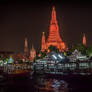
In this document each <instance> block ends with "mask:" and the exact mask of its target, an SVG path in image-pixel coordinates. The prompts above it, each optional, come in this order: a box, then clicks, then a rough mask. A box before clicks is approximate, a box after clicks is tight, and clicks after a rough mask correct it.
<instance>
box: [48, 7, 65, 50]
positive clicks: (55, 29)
mask: <svg viewBox="0 0 92 92" xmlns="http://www.w3.org/2000/svg"><path fill="white" fill-rule="evenodd" d="M49 46H56V47H57V48H58V49H59V51H64V50H66V45H65V43H64V42H63V41H62V39H61V37H60V34H59V26H58V22H57V19H56V11H55V7H53V8H52V14H51V21H50V29H49V36H48V39H47V42H46V49H48V47H49Z"/></svg>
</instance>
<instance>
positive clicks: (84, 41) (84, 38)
mask: <svg viewBox="0 0 92 92" xmlns="http://www.w3.org/2000/svg"><path fill="white" fill-rule="evenodd" d="M83 45H84V46H86V36H85V33H84V34H83Z"/></svg>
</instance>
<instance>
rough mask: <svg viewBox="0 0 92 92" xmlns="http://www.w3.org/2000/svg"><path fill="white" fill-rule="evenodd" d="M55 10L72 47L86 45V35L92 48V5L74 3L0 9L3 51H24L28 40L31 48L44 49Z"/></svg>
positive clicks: (24, 5) (14, 5)
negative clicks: (44, 41) (42, 38)
mask: <svg viewBox="0 0 92 92" xmlns="http://www.w3.org/2000/svg"><path fill="white" fill-rule="evenodd" d="M53 5H54V6H55V8H56V13H57V20H58V22H59V23H58V24H59V28H60V35H61V37H62V39H63V40H64V42H65V43H66V44H67V45H69V44H71V43H72V44H75V43H76V44H77V43H82V37H83V33H85V35H86V38H87V45H88V46H92V42H91V39H92V38H91V35H92V31H91V30H92V28H91V20H92V18H91V15H92V12H91V10H92V6H91V5H89V4H80V3H79V4H72V3H71V4H70V3H67V4H65V3H62V2H60V3H57V2H56V3H55V4H52V3H49V2H46V3H43V2H42V3H38V4H37V3H29V4H28V3H26V4H24V3H22V4H20V3H16V4H14V3H13V4H12V3H10V4H8V5H7V4H2V5H1V6H0V10H1V15H0V20H1V21H0V43H1V46H0V51H14V52H18V51H19V52H23V51H24V39H25V37H27V38H28V44H29V48H31V46H32V44H34V48H36V49H40V48H41V37H42V32H45V34H46V38H47V35H48V33H49V24H50V19H51V10H52V6H53Z"/></svg>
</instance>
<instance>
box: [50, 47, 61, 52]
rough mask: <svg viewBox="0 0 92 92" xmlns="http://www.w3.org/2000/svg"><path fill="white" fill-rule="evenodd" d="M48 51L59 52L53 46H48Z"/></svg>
mask: <svg viewBox="0 0 92 92" xmlns="http://www.w3.org/2000/svg"><path fill="white" fill-rule="evenodd" d="M48 49H49V50H50V52H51V51H54V52H59V49H58V48H57V47H55V46H49V47H48Z"/></svg>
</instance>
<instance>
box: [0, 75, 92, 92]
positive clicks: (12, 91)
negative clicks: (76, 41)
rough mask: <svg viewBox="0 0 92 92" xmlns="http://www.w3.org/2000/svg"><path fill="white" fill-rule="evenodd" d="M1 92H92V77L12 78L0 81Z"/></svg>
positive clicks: (37, 76)
mask: <svg viewBox="0 0 92 92" xmlns="http://www.w3.org/2000/svg"><path fill="white" fill-rule="evenodd" d="M0 92H92V77H91V76H90V77H89V76H86V77H85V76H82V77H80V76H79V77H76V78H75V77H70V76H69V77H68V76H67V77H60V76H59V77H53V78H52V77H46V76H44V75H35V76H33V77H28V78H16V79H14V78H10V79H8V80H4V81H3V82H0Z"/></svg>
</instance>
